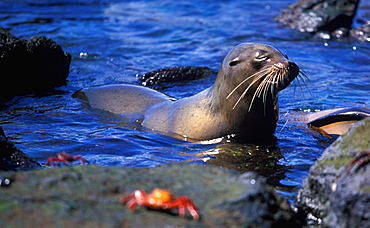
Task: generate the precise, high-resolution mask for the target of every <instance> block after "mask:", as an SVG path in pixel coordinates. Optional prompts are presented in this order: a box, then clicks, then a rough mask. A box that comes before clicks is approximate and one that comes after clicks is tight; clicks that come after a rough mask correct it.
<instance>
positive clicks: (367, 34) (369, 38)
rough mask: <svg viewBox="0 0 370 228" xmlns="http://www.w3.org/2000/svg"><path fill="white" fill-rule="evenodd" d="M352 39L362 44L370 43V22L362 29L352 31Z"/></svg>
mask: <svg viewBox="0 0 370 228" xmlns="http://www.w3.org/2000/svg"><path fill="white" fill-rule="evenodd" d="M351 37H353V38H355V39H357V40H360V41H362V42H370V21H366V22H365V23H364V24H363V25H362V26H361V27H359V28H355V29H353V30H351Z"/></svg>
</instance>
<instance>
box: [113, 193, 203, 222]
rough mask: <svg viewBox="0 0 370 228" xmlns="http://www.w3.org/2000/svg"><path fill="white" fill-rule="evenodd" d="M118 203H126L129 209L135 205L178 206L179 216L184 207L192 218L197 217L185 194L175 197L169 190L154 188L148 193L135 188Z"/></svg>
mask: <svg viewBox="0 0 370 228" xmlns="http://www.w3.org/2000/svg"><path fill="white" fill-rule="evenodd" d="M119 202H120V203H126V202H127V204H126V205H127V207H128V208H130V210H131V211H134V210H135V207H136V205H140V206H147V207H150V208H154V209H165V210H167V209H172V208H178V210H179V216H180V217H184V216H185V213H186V211H185V210H186V208H187V209H188V211H189V212H190V214H191V216H193V218H194V219H197V220H198V219H199V217H200V216H199V211H198V209H197V208H196V207H195V205H194V204H193V202H192V201H191V200H190V199H189V198H188V197H187V196H180V197H178V198H175V197H174V196H173V194H172V193H171V192H170V191H169V190H165V189H160V188H156V189H154V190H153V191H152V192H151V193H150V194H146V192H145V191H143V190H135V191H134V192H133V193H131V194H130V195H127V196H124V197H122V198H120V199H119Z"/></svg>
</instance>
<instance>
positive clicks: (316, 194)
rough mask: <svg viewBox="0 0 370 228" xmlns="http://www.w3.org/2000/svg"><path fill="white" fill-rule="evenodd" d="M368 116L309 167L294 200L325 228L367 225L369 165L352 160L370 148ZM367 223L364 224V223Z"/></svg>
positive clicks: (369, 224)
mask: <svg viewBox="0 0 370 228" xmlns="http://www.w3.org/2000/svg"><path fill="white" fill-rule="evenodd" d="M369 135H370V118H367V119H364V120H362V121H360V122H358V123H356V124H355V125H353V127H352V128H351V129H350V130H349V131H348V132H347V133H346V134H344V135H343V136H340V137H339V138H338V139H337V140H336V141H335V142H334V143H333V144H332V145H331V146H330V147H328V148H327V149H326V150H325V151H324V153H323V154H322V156H321V157H320V158H319V160H318V161H317V162H316V163H315V164H314V165H313V166H312V167H311V168H310V171H309V174H308V177H307V178H306V179H305V180H304V181H303V184H302V188H301V189H300V190H299V192H298V195H297V198H296V202H297V203H298V204H300V205H301V206H302V207H303V208H304V210H305V211H306V212H308V213H312V214H313V215H314V216H317V217H320V218H323V225H324V227H369V226H370V222H369V221H370V213H369V210H368V208H370V178H369V177H370V175H369V174H370V165H369V164H368V163H369V162H367V161H366V159H367V160H369V159H370V158H367V157H366V156H365V161H364V162H363V163H362V165H363V166H361V165H360V164H357V163H356V162H355V163H354V166H355V167H357V168H355V169H352V168H349V167H350V166H349V165H350V164H351V162H353V161H354V160H353V159H354V158H355V157H356V155H357V154H358V153H361V152H364V151H370V138H369ZM365 224H366V225H365Z"/></svg>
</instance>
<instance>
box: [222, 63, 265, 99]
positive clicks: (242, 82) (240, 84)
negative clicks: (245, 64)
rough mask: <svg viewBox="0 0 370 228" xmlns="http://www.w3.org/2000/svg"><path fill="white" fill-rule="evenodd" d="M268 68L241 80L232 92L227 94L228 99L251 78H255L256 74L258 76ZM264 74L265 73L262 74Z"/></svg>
mask: <svg viewBox="0 0 370 228" xmlns="http://www.w3.org/2000/svg"><path fill="white" fill-rule="evenodd" d="M267 70H268V68H267V67H266V68H265V69H262V70H260V71H258V72H256V73H254V74H252V75H250V76H249V77H247V78H246V79H244V80H243V81H241V82H240V83H239V84H238V85H237V86H236V87H235V88H234V89H233V90H232V91H231V92H230V93H229V95H227V97H226V99H229V98H230V96H231V95H232V94H233V93H234V92H235V91H236V90H237V89H238V88H239V87H240V86H242V85H243V84H244V83H245V82H246V81H248V80H249V79H251V78H253V77H254V76H256V75H257V74H261V73H264V71H267ZM262 76H263V75H262Z"/></svg>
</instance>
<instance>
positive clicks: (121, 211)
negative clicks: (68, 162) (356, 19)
mask: <svg viewBox="0 0 370 228" xmlns="http://www.w3.org/2000/svg"><path fill="white" fill-rule="evenodd" d="M321 2H322V1H313V0H312V1H311V0H302V1H299V2H297V3H296V4H295V5H292V6H291V7H289V8H288V9H287V10H285V11H283V12H282V14H281V15H280V16H279V17H278V18H277V20H278V21H280V22H282V23H283V24H285V25H288V26H290V27H292V28H294V29H298V30H300V31H302V32H309V33H314V34H315V36H319V37H321V38H325V37H326V35H325V34H328V36H329V37H335V38H343V37H348V36H349V37H351V38H354V39H357V40H360V41H364V42H368V41H369V40H370V38H369V37H370V29H369V27H370V26H369V25H370V23H369V21H365V22H364V24H363V26H361V27H360V28H355V29H353V28H351V26H350V25H351V24H352V20H353V16H354V12H355V11H356V8H357V6H358V2H359V1H358V0H353V1H347V2H349V3H351V4H348V5H346V6H347V8H344V7H342V8H341V11H340V10H334V9H336V8H335V7H337V6H338V5H336V6H333V5H332V4H326V6H330V7H334V8H331V10H329V11H325V10H327V9H328V8H326V7H322V6H321V5H320V4H321ZM329 2H332V3H333V4H334V3H338V4H342V3H343V1H329ZM324 8H325V10H324ZM307 9H314V11H307ZM353 11H354V12H353ZM338 12H339V13H338ZM329 13H330V14H331V13H337V16H333V17H329V16H326V17H325V18H326V19H327V20H324V19H320V20H318V19H317V21H320V23H316V24H315V25H316V27H311V28H308V27H304V26H305V25H313V24H312V23H311V24H310V23H306V22H307V21H311V20H313V19H312V18H318V15H328V14H329ZM343 14H345V15H347V17H346V19H347V22H345V23H344V24H337V23H334V22H335V21H338V19H337V18H338V17H340V18H342V16H338V15H343ZM302 15H303V16H302ZM348 20H350V21H351V23H350V25H349V26H348ZM333 21H334V22H333ZM321 22H322V23H321ZM325 23H326V24H325ZM333 23H334V24H335V26H337V27H330V28H329V27H328V26H329V25H332V24H333ZM338 25H339V27H338ZM0 44H1V46H0V66H2V69H3V70H4V72H5V74H4V75H3V76H2V79H3V80H5V81H3V83H1V85H2V86H3V87H2V89H1V90H0V91H2V92H1V93H2V94H0V104H3V102H6V101H9V100H11V99H12V98H14V97H15V96H21V95H25V94H35V93H39V94H40V93H41V94H45V93H49V92H54V91H55V88H56V87H59V86H62V85H65V84H66V78H67V77H68V71H69V65H70V62H71V56H70V54H68V53H66V52H64V51H63V50H62V48H61V47H60V46H59V45H58V44H56V43H55V42H54V41H52V40H51V39H49V38H46V37H41V36H37V37H33V38H31V39H29V40H21V39H18V38H16V37H14V36H13V35H12V34H10V33H9V32H8V31H7V30H5V29H3V28H1V27H0ZM20 63H27V64H26V65H22V66H21V67H20V66H19V64H20ZM30 72H33V73H32V77H31V76H30ZM214 73H215V72H213V71H212V70H210V69H209V68H203V67H201V68H198V67H183V68H172V69H170V68H166V69H163V70H158V71H154V72H150V73H148V74H146V75H143V76H142V78H141V80H142V82H143V83H144V82H146V83H148V84H150V85H152V86H153V85H154V86H156V85H157V84H156V81H159V82H172V81H173V80H175V81H178V80H184V79H185V80H192V79H193V78H198V76H199V77H203V76H205V75H209V74H214ZM9 75H17V77H11V76H9ZM176 75H181V78H176V77H175V76H176ZM18 76H19V77H18ZM30 88H32V89H30ZM9 91H11V92H9ZM369 129H370V119H365V120H362V121H360V122H358V123H357V124H356V125H354V126H353V127H352V128H351V129H350V131H348V132H347V133H346V134H344V135H343V136H341V137H339V138H338V139H337V140H336V141H335V142H334V143H333V144H332V145H331V146H330V147H329V148H327V149H326V150H325V151H324V153H323V154H322V156H321V157H320V158H319V159H318V161H317V162H316V163H315V164H314V165H313V166H312V167H311V169H310V172H309V175H308V177H307V178H306V179H305V180H304V182H303V184H302V188H301V189H300V190H299V193H298V195H297V198H296V200H295V205H294V206H292V205H289V203H288V201H287V200H286V199H285V198H283V197H281V196H280V195H279V194H277V193H276V191H275V190H274V189H273V188H272V187H271V186H269V185H268V184H266V181H265V180H264V179H263V178H261V177H259V176H258V175H257V174H255V173H253V172H247V173H244V174H242V175H240V174H238V173H235V172H233V171H230V170H227V169H223V168H219V167H217V166H211V165H196V164H173V165H166V166H160V167H156V168H143V169H138V168H128V167H99V166H93V165H88V166H65V167H61V168H45V167H44V166H43V165H42V164H39V163H37V162H35V161H33V160H32V158H29V157H28V156H27V155H26V154H25V153H23V152H22V151H20V150H19V149H17V148H16V147H15V146H14V144H13V143H12V142H11V141H10V140H9V139H8V138H7V137H6V136H5V133H4V132H3V130H2V128H1V127H0V170H2V171H1V172H0V202H1V206H0V210H1V212H0V221H1V224H6V227H20V226H38V227H44V226H52V227H55V226H69V227H77V226H79V227H81V226H82V227H114V226H120V227H122V226H124V227H129V226H131V227H142V226H147V227H165V226H171V227H172V226H176V227H178V226H181V227H280V226H289V227H302V226H304V225H305V223H306V221H307V220H306V219H307V218H312V217H315V218H317V220H316V221H322V222H321V224H320V225H321V226H322V227H370V222H369V221H370V212H368V208H369V205H368V204H369V202H370V188H369V186H370V178H369V176H370V175H369V172H370V166H369V163H370V162H369V161H370V157H369V156H370V155H369V154H370V153H369V154H368V151H370V139H369V137H368V134H369ZM180 174H181V175H180ZM158 187H160V188H167V189H170V190H171V191H172V192H173V193H174V194H175V195H176V196H181V195H186V196H188V197H189V198H191V199H192V201H193V202H194V203H195V204H196V205H197V207H198V208H199V210H200V214H201V219H200V220H199V221H197V220H194V219H192V218H191V216H189V215H188V216H186V217H185V218H180V217H178V216H177V214H176V213H177V209H173V210H171V211H155V210H147V209H146V208H145V207H138V208H137V211H136V212H133V213H132V212H131V211H130V210H129V209H128V208H127V207H126V206H125V205H122V204H119V202H118V199H119V198H120V197H121V196H123V195H127V194H129V193H131V192H132V191H134V190H135V189H144V190H145V191H147V192H150V191H151V190H153V189H154V188H158Z"/></svg>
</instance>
